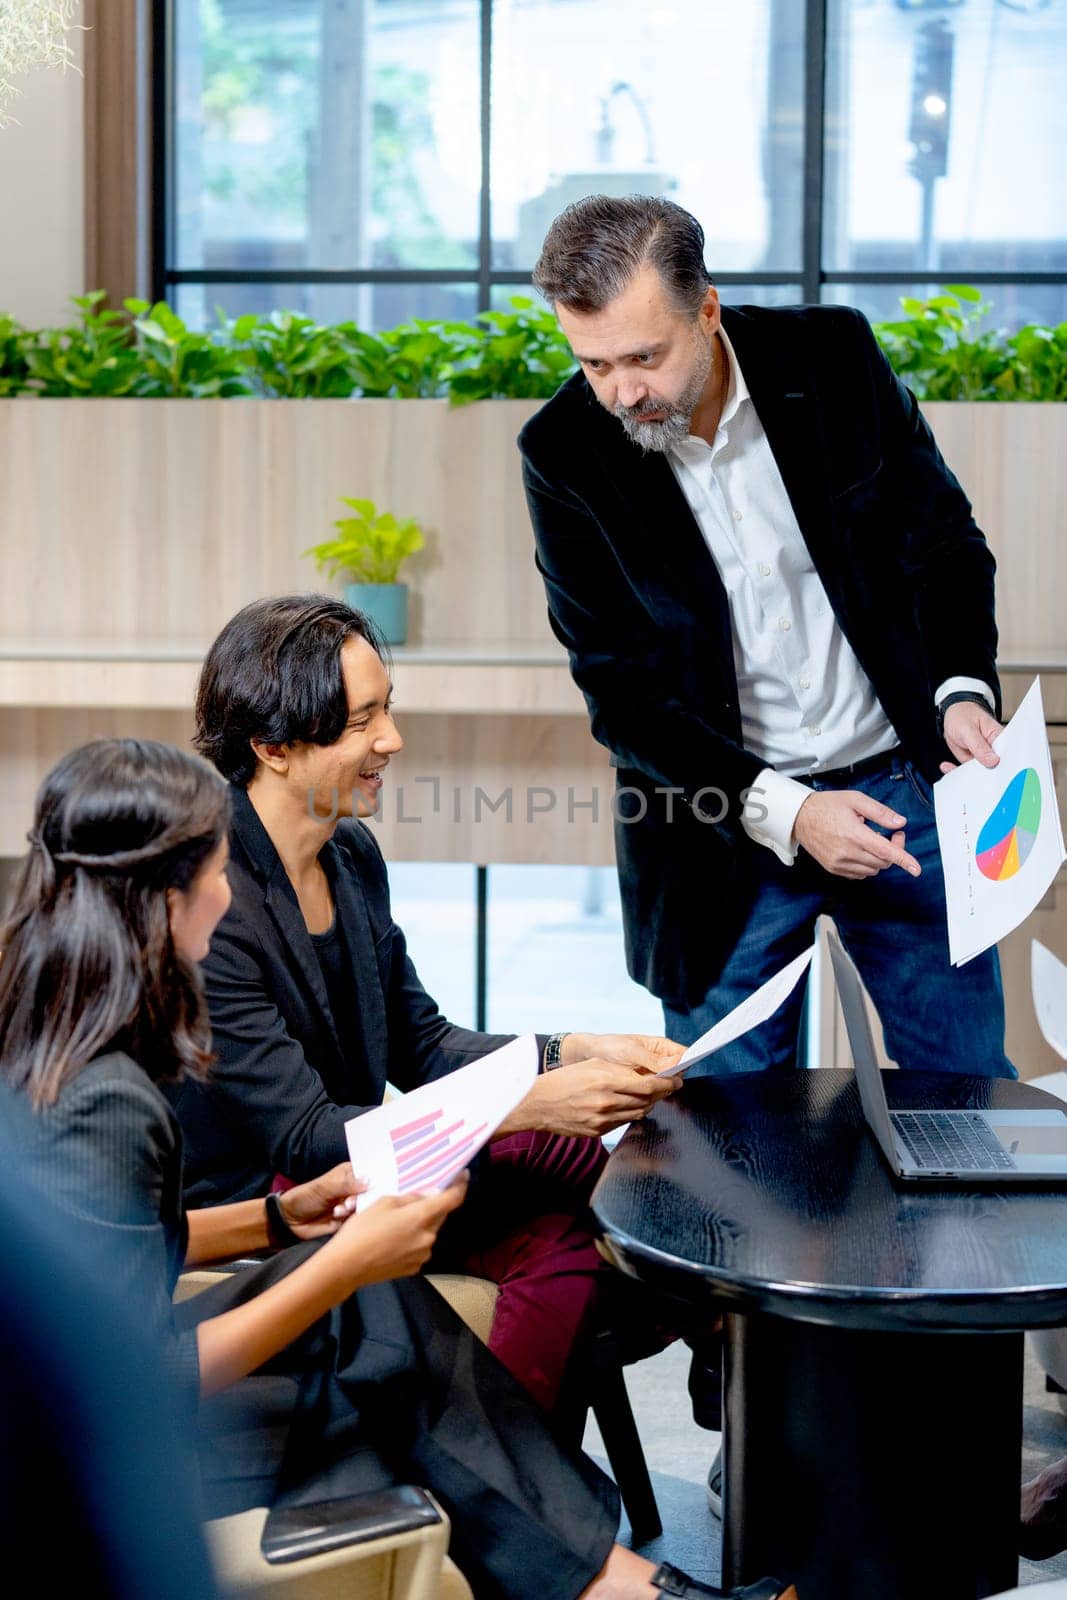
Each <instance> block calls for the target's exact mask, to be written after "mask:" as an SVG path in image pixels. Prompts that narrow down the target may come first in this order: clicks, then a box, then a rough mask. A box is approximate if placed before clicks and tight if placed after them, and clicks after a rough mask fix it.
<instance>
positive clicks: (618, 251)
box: [533, 194, 711, 317]
mask: <svg viewBox="0 0 1067 1600" xmlns="http://www.w3.org/2000/svg"><path fill="white" fill-rule="evenodd" d="M645 266H650V267H655V269H656V271H657V272H658V273H659V275H660V278H661V279H662V281H663V284H664V286H665V288H666V290H667V292H668V294H669V295H670V298H671V300H672V302H673V304H674V307H675V310H677V311H679V312H681V314H682V315H683V316H693V317H695V316H696V314H697V312H698V311H699V309H700V307H701V305H702V304H703V301H704V295H705V293H706V292H707V287H708V284H709V283H710V281H711V280H710V278H709V277H708V270H707V268H706V267H705V265H704V230H703V228H702V227H701V226H700V223H699V222H698V221H697V219H696V218H695V217H692V216H690V214H689V212H688V211H683V210H682V207H681V206H676V205H675V204H674V202H673V201H672V200H657V199H654V198H653V197H652V196H651V195H644V194H633V195H628V196H627V197H626V198H624V199H615V198H613V197H612V196H611V195H606V194H591V195H587V196H586V198H585V199H584V200H576V201H575V203H574V204H573V205H570V206H568V207H567V209H566V211H561V212H560V214H559V216H558V217H557V218H556V220H555V222H554V223H553V224H552V226H551V227H550V228H549V230H548V233H547V235H546V237H545V242H544V244H543V245H542V247H541V257H540V260H539V261H538V263H537V265H536V267H535V268H534V274H533V281H534V283H535V284H536V285H537V287H538V289H540V291H541V293H542V294H543V295H544V297H545V299H546V300H547V301H548V303H549V305H551V306H556V305H561V306H564V307H565V308H566V309H567V310H568V311H579V312H589V311H602V310H603V308H604V307H605V306H606V305H609V304H610V302H611V301H612V300H614V299H615V298H616V297H617V296H618V295H620V294H621V293H622V291H623V290H624V289H625V288H626V286H627V284H629V282H630V280H631V279H632V278H633V277H634V276H635V275H636V274H637V273H638V272H640V270H641V268H642V267H645Z"/></svg>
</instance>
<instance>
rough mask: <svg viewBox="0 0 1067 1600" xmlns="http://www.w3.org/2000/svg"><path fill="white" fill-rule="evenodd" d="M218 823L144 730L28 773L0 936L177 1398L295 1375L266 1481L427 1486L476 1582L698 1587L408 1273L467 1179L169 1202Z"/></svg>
mask: <svg viewBox="0 0 1067 1600" xmlns="http://www.w3.org/2000/svg"><path fill="white" fill-rule="evenodd" d="M228 823H229V800H228V793H227V788H226V785H225V784H224V783H223V781H222V780H221V779H220V778H219V777H218V776H216V774H214V773H213V772H212V771H211V770H210V769H209V768H208V767H207V766H206V765H204V764H203V763H202V762H200V761H198V760H197V759H196V758H194V757H192V756H188V755H185V754H183V753H182V752H180V751H178V750H175V749H172V748H170V747H168V746H166V745H162V744H155V743H152V742H149V741H142V740H135V739H119V740H109V741H102V742H99V743H96V744H91V745H85V746H83V747H82V748H80V749H78V750H75V751H73V752H72V753H71V754H70V755H68V756H66V757H64V759H63V760H61V761H60V762H59V763H58V765H57V766H56V767H55V768H53V770H52V771H51V773H49V775H48V777H47V778H46V779H45V781H44V783H43V785H42V787H41V790H40V793H39V795H38V800H37V808H36V815H35V818H34V824H33V829H32V831H31V833H30V836H29V837H30V843H31V850H30V853H29V855H28V857H27V858H26V861H25V863H24V865H23V868H22V872H21V875H20V877H19V880H18V883H17V886H16V891H15V898H14V904H13V907H12V910H11V913H10V916H9V918H8V920H7V923H6V925H5V927H4V928H3V930H2V932H0V946H2V956H3V958H2V960H0V1071H2V1073H3V1076H4V1077H5V1078H6V1079H7V1081H8V1082H9V1083H10V1084H11V1085H12V1086H13V1087H14V1088H15V1089H17V1090H19V1091H21V1092H22V1093H24V1094H25V1095H26V1096H27V1097H28V1099H29V1101H30V1103H31V1105H32V1106H33V1108H34V1111H35V1113H36V1115H35V1117H34V1118H33V1119H32V1124H33V1128H34V1139H33V1140H32V1143H33V1144H34V1146H35V1154H36V1156H37V1159H38V1166H39V1169H40V1170H41V1172H42V1176H43V1177H44V1179H45V1181H46V1183H47V1186H48V1188H49V1189H50V1190H51V1191H52V1193H53V1194H54V1196H55V1197H56V1198H57V1199H59V1200H60V1201H61V1202H62V1203H63V1204H64V1205H65V1206H66V1207H67V1208H68V1209H70V1210H73V1211H75V1212H77V1213H78V1214H79V1215H80V1216H82V1217H83V1218H87V1219H89V1220H91V1221H92V1222H95V1223H96V1224H97V1225H99V1227H100V1228H101V1229H102V1230H103V1231H104V1232H105V1233H106V1234H107V1235H108V1238H109V1242H110V1246H111V1253H112V1256H113V1257H115V1256H117V1257H118V1258H119V1259H121V1260H122V1261H123V1262H124V1263H125V1267H124V1277H125V1284H126V1287H127V1288H128V1292H129V1294H130V1304H131V1308H132V1309H134V1310H135V1311H136V1313H137V1314H138V1315H139V1316H140V1317H142V1318H145V1319H147V1325H148V1329H149V1332H150V1333H151V1335H152V1336H153V1337H155V1338H157V1339H158V1340H161V1341H162V1342H163V1348H164V1351H165V1353H166V1355H167V1356H168V1361H169V1365H170V1366H171V1367H172V1369H173V1370H174V1371H175V1372H176V1373H177V1375H178V1377H179V1380H180V1381H182V1382H184V1383H185V1385H186V1387H187V1392H188V1394H189V1396H190V1399H195V1398H199V1396H201V1395H208V1394H212V1393H214V1392H215V1391H217V1390H220V1389H224V1388H226V1387H227V1386H229V1385H232V1384H234V1383H236V1382H238V1381H239V1380H240V1379H242V1378H244V1377H246V1376H247V1375H248V1374H251V1373H253V1372H256V1371H258V1370H261V1369H263V1367H264V1365H265V1364H269V1370H270V1371H271V1372H272V1373H281V1374H285V1375H288V1376H290V1377H292V1378H295V1379H296V1380H297V1384H298V1389H297V1398H296V1401H295V1405H294V1409H293V1412H292V1416H291V1419H290V1424H289V1433H288V1442H287V1446H286V1452H285V1458H284V1461H283V1464H282V1470H281V1480H280V1490H279V1495H278V1498H279V1499H280V1500H283V1501H288V1502H289V1503H299V1502H300V1501H301V1500H304V1501H306V1500H313V1499H317V1498H320V1497H323V1496H328V1495H339V1494H350V1493H355V1492H359V1491H360V1490H364V1489H373V1488H380V1487H382V1486H384V1485H387V1484H392V1483H396V1482H414V1483H420V1484H423V1485H425V1487H427V1488H429V1489H432V1490H433V1492H434V1493H435V1494H436V1495H437V1496H438V1497H439V1499H440V1500H441V1501H442V1503H443V1504H444V1505H445V1507H446V1509H447V1510H448V1512H449V1515H450V1517H451V1519H452V1527H453V1554H454V1556H455V1558H456V1560H457V1561H458V1563H459V1565H460V1566H461V1568H462V1569H463V1571H464V1572H465V1573H466V1575H467V1578H468V1580H469V1581H470V1583H471V1585H472V1587H473V1588H474V1590H475V1593H476V1594H477V1595H479V1596H486V1597H498V1596H500V1597H502V1596H524V1595H530V1596H533V1595H536V1596H537V1597H538V1600H542V1597H545V1600H550V1597H554V1596H558V1597H559V1600H575V1597H578V1596H589V1597H590V1600H654V1597H655V1596H656V1595H657V1594H662V1593H668V1594H672V1595H690V1596H693V1597H698V1596H707V1595H716V1594H718V1593H719V1591H718V1590H715V1589H711V1588H708V1587H707V1586H706V1585H703V1584H700V1583H697V1582H695V1581H693V1580H691V1579H688V1578H686V1576H685V1574H682V1573H678V1572H677V1571H676V1570H675V1569H674V1568H670V1567H667V1566H662V1567H659V1568H654V1567H653V1564H652V1563H651V1562H650V1561H646V1560H644V1559H643V1558H642V1557H640V1556H637V1555H636V1554H634V1553H633V1552H632V1551H629V1550H626V1549H624V1548H622V1547H621V1546H619V1545H616V1544H614V1542H613V1540H614V1532H615V1528H616V1525H617V1520H618V1501H617V1497H616V1495H615V1492H614V1488H613V1486H612V1485H611V1484H610V1483H609V1482H608V1480H607V1479H605V1478H604V1477H603V1475H602V1474H601V1473H600V1472H599V1471H598V1470H597V1469H596V1467H595V1466H593V1464H592V1463H591V1462H590V1461H588V1460H587V1459H586V1458H585V1457H583V1456H581V1455H573V1456H568V1455H566V1454H564V1453H562V1452H561V1451H560V1449H559V1447H558V1445H557V1443H556V1442H555V1440H554V1438H553V1437H552V1435H551V1433H550V1432H549V1430H548V1427H547V1425H546V1423H545V1422H544V1420H543V1418H542V1417H541V1416H540V1414H539V1413H538V1411H537V1410H536V1408H535V1407H534V1405H533V1404H532V1403H531V1402H530V1401H529V1400H528V1398H527V1397H526V1395H525V1393H524V1392H523V1391H522V1389H521V1388H520V1387H519V1386H518V1385H517V1384H516V1383H515V1382H514V1380H513V1379H512V1378H511V1377H510V1376H509V1374H508V1373H507V1372H505V1371H504V1370H503V1368H502V1367H500V1365H499V1364H498V1363H497V1362H496V1361H495V1360H494V1358H493V1357H492V1356H491V1355H490V1354H489V1352H488V1351H486V1350H485V1349H484V1348H483V1347H482V1346H481V1345H480V1344H479V1342H478V1341H477V1340H476V1339H475V1338H474V1336H473V1335H472V1334H471V1333H470V1331H469V1330H468V1329H467V1328H466V1327H465V1326H464V1325H463V1324H462V1323H461V1322H460V1321H459V1319H458V1318H457V1317H456V1316H455V1315H454V1314H453V1313H452V1311H451V1310H450V1308H449V1307H448V1306H447V1305H446V1304H445V1303H444V1301H442V1300H441V1298H440V1296H438V1295H437V1294H436V1292H435V1291H434V1289H433V1288H432V1287H431V1285H429V1284H428V1283H426V1282H425V1281H424V1280H422V1279H419V1278H414V1277H411V1276H410V1275H411V1274H414V1273H417V1272H418V1270H419V1268H420V1266H421V1265H422V1264H423V1263H424V1262H425V1261H426V1259H427V1258H428V1256H429V1254H430V1251H431V1249H432V1246H433V1243H434V1240H435V1238H436V1235H437V1231H438V1229H439V1228H440V1226H441V1224H442V1222H443V1221H444V1219H445V1216H446V1215H447V1214H448V1213H449V1212H450V1211H452V1210H454V1209H455V1207H456V1206H458V1205H459V1204H460V1203H461V1202H462V1199H463V1195H464V1184H463V1183H462V1182H460V1183H458V1184H455V1185H453V1186H452V1187H451V1188H449V1189H447V1190H445V1191H444V1192H443V1193H442V1194H436V1195H426V1196H407V1197H403V1198H401V1197H396V1198H391V1199H386V1200H380V1201H378V1202H377V1203H376V1204H375V1205H373V1206H370V1207H368V1208H367V1209H366V1210H365V1211H362V1212H358V1213H357V1212H355V1210H354V1207H355V1195H356V1193H357V1192H358V1183H357V1182H356V1180H355V1178H354V1176H353V1174H352V1170H351V1168H350V1167H348V1166H347V1165H342V1166H340V1167H337V1168H335V1169H333V1171H331V1172H328V1173H326V1174H325V1175H324V1176H323V1177H322V1178H319V1179H316V1180H314V1181H312V1182H310V1183H305V1184H302V1185H299V1186H298V1187H296V1188H294V1189H290V1190H288V1191H287V1192H286V1194H285V1195H284V1196H283V1197H278V1198H275V1199H273V1200H268V1201H266V1202H264V1201H263V1200H249V1201H246V1202H240V1203H237V1204H234V1205H228V1206H217V1207H213V1208H210V1209H208V1210H204V1211H189V1212H186V1211H185V1210H184V1208H183V1204H182V1198H181V1194H182V1184H181V1136H180V1132H179V1130H178V1127H177V1124H176V1122H175V1120H174V1117H173V1114H172V1112H171V1110H170V1108H169V1106H168V1104H167V1102H166V1100H165V1099H164V1097H163V1096H162V1094H161V1093H160V1091H159V1089H158V1087H157V1085H158V1084H159V1083H161V1082H165V1081H168V1080H173V1079H175V1078H178V1077H180V1076H182V1075H183V1074H193V1075H195V1076H199V1077H203V1076H205V1075H206V1074H207V1071H208V1068H209V1065H210V1060H211V1052H210V1039H209V1035H208V1028H207V1023H206V1013H205V1010H204V1006H203V1001H202V995H201V989H200V982H199V977H198V973H197V965H196V964H197V963H198V962H199V961H200V960H202V958H203V957H204V955H205V954H206V953H207V949H208V945H209V943H210V940H211V935H212V932H213V930H214V928H215V925H216V923H217V922H218V920H219V918H220V917H221V916H222V915H223V913H224V912H225V910H226V907H227V905H228V904H229V886H228V884H227V881H226V852H227V828H228ZM279 1235H280V1236H281V1237H283V1238H290V1239H291V1238H294V1237H295V1238H297V1239H299V1240H302V1241H303V1242H301V1243H297V1244H295V1245H292V1246H291V1247H290V1248H288V1249H285V1250H282V1251H281V1252H280V1253H279V1254H277V1255H276V1256H274V1257H273V1258H271V1259H269V1260H268V1261H266V1262H265V1263H263V1265H262V1266H258V1267H253V1268H249V1269H246V1270H245V1271H242V1272H240V1273H237V1274H235V1275H233V1276H232V1277H230V1278H228V1279H227V1280H226V1281H225V1282H223V1283H221V1284H219V1285H217V1286H216V1287H214V1288H212V1289H209V1290H207V1291H206V1292H205V1293H204V1294H202V1295H199V1296H197V1297H196V1299H195V1300H193V1301H190V1302H187V1304H186V1306H185V1307H178V1308H173V1307H172V1304H171V1294H172V1291H173V1289H174V1285H175V1281H176V1279H177V1275H178V1272H179V1271H180V1269H181V1267H182V1266H183V1264H192V1263H196V1262H203V1261H207V1260H212V1259H220V1258H223V1257H226V1256H232V1255H236V1254H241V1253H245V1252H247V1251H249V1250H262V1249H267V1248H268V1247H269V1246H270V1245H271V1244H273V1243H277V1242H278V1239H279ZM397 1279H404V1280H405V1281H403V1282H397V1281H395V1280H397ZM209 1487H210V1486H209ZM208 1498H209V1502H210V1493H209V1496H208ZM209 1508H210V1506H209ZM226 1509H228V1510H235V1509H238V1507H237V1506H235V1505H234V1504H233V1503H232V1501H231V1502H230V1504H229V1505H228V1506H227V1508H226ZM160 1514H161V1515H163V1514H165V1513H164V1508H162V1507H161V1508H160ZM779 1589H780V1585H778V1584H776V1583H774V1582H768V1583H766V1584H761V1585H757V1586H754V1587H753V1588H752V1589H749V1590H745V1591H744V1593H745V1594H750V1595H752V1596H755V1595H760V1596H774V1595H777V1594H778V1593H779Z"/></svg>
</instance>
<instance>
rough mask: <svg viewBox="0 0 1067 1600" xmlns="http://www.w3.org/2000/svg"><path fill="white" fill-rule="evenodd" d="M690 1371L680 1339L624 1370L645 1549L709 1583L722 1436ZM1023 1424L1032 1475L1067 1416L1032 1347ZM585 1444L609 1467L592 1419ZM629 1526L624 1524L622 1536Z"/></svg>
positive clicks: (1060, 1435)
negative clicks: (643, 1501)
mask: <svg viewBox="0 0 1067 1600" xmlns="http://www.w3.org/2000/svg"><path fill="white" fill-rule="evenodd" d="M688 1370H689V1352H688V1350H687V1349H686V1348H685V1346H684V1345H674V1346H672V1347H671V1348H670V1349H668V1350H665V1351H664V1352H663V1354H662V1355H658V1356H656V1357H654V1358H653V1359H652V1360H651V1361H645V1362H642V1363H641V1364H640V1365H638V1366H635V1367H631V1368H630V1369H629V1371H628V1373H627V1381H628V1384H629V1389H630V1398H631V1401H632V1404H633V1408H634V1414H635V1416H636V1418H637V1425H638V1428H639V1429H640V1431H641V1438H642V1441H643V1443H644V1447H645V1456H646V1459H647V1461H648V1464H649V1470H650V1472H651V1474H652V1480H653V1485H654V1487H655V1490H656V1498H657V1500H658V1502H659V1508H660V1515H661V1517H662V1519H663V1536H662V1538H660V1539H657V1540H656V1541H655V1542H654V1543H653V1544H649V1545H645V1546H644V1547H643V1554H645V1555H648V1556H649V1557H650V1558H652V1559H654V1560H667V1561H672V1562H673V1563H674V1564H675V1565H676V1566H679V1567H682V1568H684V1569H685V1570H686V1571H687V1572H690V1573H692V1575H693V1576H694V1577H696V1578H701V1579H702V1580H703V1581H704V1582H706V1583H717V1582H718V1580H719V1564H720V1561H721V1556H722V1527H721V1524H720V1523H719V1522H718V1521H717V1519H716V1518H715V1517H713V1516H712V1515H711V1513H710V1512H709V1510H708V1503H707V1499H706V1497H705V1493H704V1484H705V1480H706V1478H707V1473H708V1467H709V1465H710V1463H711V1459H712V1456H713V1455H714V1453H715V1451H716V1449H717V1448H718V1444H719V1435H718V1434H717V1433H705V1432H704V1431H703V1429H701V1428H698V1427H696V1425H695V1424H694V1422H693V1420H692V1417H691V1415H690V1411H689V1399H688V1395H687V1393H686V1374H687V1372H688ZM979 1403H980V1401H979ZM1023 1430H1024V1439H1023V1476H1024V1477H1027V1478H1029V1477H1033V1475H1034V1474H1035V1473H1036V1472H1039V1471H1040V1470H1041V1468H1042V1467H1043V1466H1045V1465H1046V1464H1047V1463H1048V1462H1050V1461H1053V1460H1055V1459H1056V1458H1057V1457H1058V1456H1061V1455H1067V1417H1065V1416H1064V1414H1063V1412H1062V1411H1061V1410H1060V1408H1059V1406H1058V1405H1057V1403H1056V1400H1055V1397H1054V1396H1052V1395H1048V1394H1046V1393H1045V1387H1044V1374H1043V1373H1042V1372H1041V1371H1040V1370H1039V1369H1038V1366H1037V1363H1036V1361H1035V1360H1034V1359H1033V1356H1032V1354H1031V1352H1030V1350H1029V1347H1028V1348H1027V1359H1026V1392H1025V1411H1024V1420H1023ZM586 1449H587V1450H589V1452H590V1453H591V1454H592V1455H593V1456H595V1457H596V1459H597V1460H598V1461H600V1463H601V1465H602V1466H606V1462H605V1461H604V1457H603V1452H602V1447H601V1444H600V1439H599V1435H598V1433H597V1430H596V1425H595V1424H594V1423H590V1427H589V1430H588V1433H587V1435H586ZM627 1533H628V1530H627V1529H626V1528H625V1525H624V1529H623V1535H622V1537H623V1541H624V1542H626V1540H627ZM1062 1577H1067V1554H1065V1555H1062V1556H1057V1557H1056V1558H1055V1559H1053V1560H1052V1561H1044V1562H1041V1563H1032V1562H1028V1561H1021V1562H1020V1563H1019V1582H1020V1584H1027V1585H1028V1584H1032V1583H1043V1582H1046V1581H1047V1580H1049V1579H1050V1578H1062Z"/></svg>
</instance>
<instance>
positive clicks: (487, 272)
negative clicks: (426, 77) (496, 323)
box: [478, 0, 493, 311]
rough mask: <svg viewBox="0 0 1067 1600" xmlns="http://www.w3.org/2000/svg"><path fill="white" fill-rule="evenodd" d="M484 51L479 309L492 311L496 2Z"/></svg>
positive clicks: (487, 3)
mask: <svg viewBox="0 0 1067 1600" xmlns="http://www.w3.org/2000/svg"><path fill="white" fill-rule="evenodd" d="M479 44H480V49H481V76H480V80H479V86H480V101H481V105H480V113H481V115H480V120H481V136H482V150H481V190H480V193H479V196H478V309H479V311H488V310H489V302H490V298H491V295H492V272H493V240H492V231H493V230H492V218H493V209H492V194H491V190H490V184H491V180H492V137H493V0H481V16H480V18H479Z"/></svg>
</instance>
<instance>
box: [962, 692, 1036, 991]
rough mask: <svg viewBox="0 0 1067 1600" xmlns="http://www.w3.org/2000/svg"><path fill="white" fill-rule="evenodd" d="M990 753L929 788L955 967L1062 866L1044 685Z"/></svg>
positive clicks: (1021, 915)
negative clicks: (986, 762)
mask: <svg viewBox="0 0 1067 1600" xmlns="http://www.w3.org/2000/svg"><path fill="white" fill-rule="evenodd" d="M993 748H994V750H995V751H996V752H997V754H998V756H999V757H1000V765H999V766H996V767H983V766H982V765H981V763H980V762H978V761H967V762H965V763H964V764H963V766H961V767H958V768H957V769H956V770H955V772H950V773H948V774H946V776H945V777H943V778H941V779H940V780H939V781H938V782H937V783H935V784H934V812H935V816H936V818H937V836H938V841H939V843H940V846H941V862H942V866H943V867H944V871H945V897H946V900H947V903H948V947H949V959H950V960H951V962H952V964H953V966H957V967H959V966H962V965H963V964H964V962H966V961H971V960H973V958H974V957H975V956H977V955H981V953H982V951H983V950H988V949H989V948H990V946H991V945H994V944H996V943H997V941H998V940H999V939H1003V938H1004V937H1005V935H1007V934H1009V933H1010V932H1011V931H1012V929H1013V928H1017V927H1018V926H1019V924H1020V923H1021V922H1024V921H1025V920H1026V918H1027V917H1028V916H1029V915H1030V913H1031V911H1033V910H1034V908H1035V906H1036V905H1037V904H1038V902H1039V901H1040V900H1041V899H1042V898H1043V896H1044V895H1045V894H1046V892H1047V891H1048V888H1049V886H1050V884H1051V883H1052V880H1053V879H1054V878H1055V876H1056V874H1057V872H1058V871H1059V869H1060V866H1061V865H1062V863H1063V861H1064V859H1065V856H1064V848H1063V831H1062V829H1061V827H1060V813H1059V806H1058V804H1057V800H1056V788H1055V783H1054V780H1053V773H1052V757H1051V755H1050V753H1049V747H1048V734H1047V732H1046V730H1045V710H1044V706H1043V704H1042V700H1041V682H1040V679H1038V678H1035V679H1034V681H1033V683H1032V684H1031V686H1030V688H1029V689H1028V690H1027V693H1026V696H1025V698H1024V700H1023V702H1022V704H1021V705H1020V707H1019V709H1018V711H1017V712H1016V713H1015V715H1014V717H1012V719H1011V721H1010V722H1009V724H1008V726H1007V727H1006V728H1005V729H1004V732H1003V733H1002V734H1001V735H1000V736H999V737H998V738H997V739H995V740H994V742H993Z"/></svg>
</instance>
